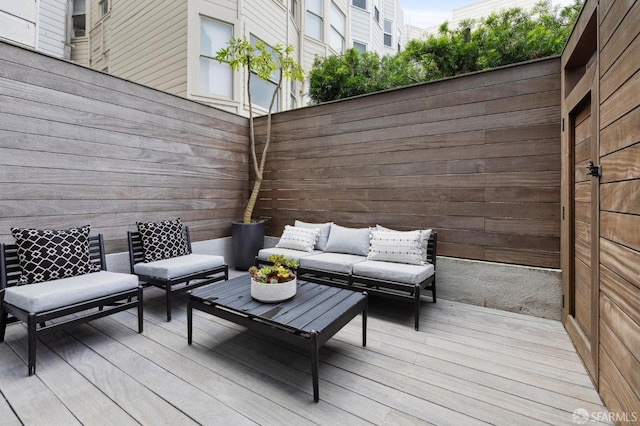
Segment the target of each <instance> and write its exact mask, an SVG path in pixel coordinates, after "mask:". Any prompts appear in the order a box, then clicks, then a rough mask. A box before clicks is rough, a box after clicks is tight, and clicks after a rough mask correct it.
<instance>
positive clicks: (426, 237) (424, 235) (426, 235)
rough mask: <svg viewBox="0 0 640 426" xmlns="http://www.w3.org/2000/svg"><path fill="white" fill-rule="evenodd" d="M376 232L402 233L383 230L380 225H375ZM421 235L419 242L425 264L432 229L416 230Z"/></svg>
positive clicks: (393, 230) (387, 229)
mask: <svg viewBox="0 0 640 426" xmlns="http://www.w3.org/2000/svg"><path fill="white" fill-rule="evenodd" d="M376 230H378V231H391V232H402V231H396V230H395V229H390V228H385V227H384V226H382V225H376ZM418 231H419V232H421V233H422V241H421V246H422V247H421V251H422V261H423V262H427V247H428V246H429V238H430V237H431V232H433V230H432V229H422V230H418Z"/></svg>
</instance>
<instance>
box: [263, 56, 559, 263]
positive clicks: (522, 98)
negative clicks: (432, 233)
mask: <svg viewBox="0 0 640 426" xmlns="http://www.w3.org/2000/svg"><path fill="white" fill-rule="evenodd" d="M258 124H259V127H258V135H259V136H260V135H261V132H264V119H261V120H260V121H259V123H258ZM560 131H561V129H560V60H559V59H558V58H552V59H547V60H541V61H535V62H531V63H526V64H520V65H516V66H510V67H505V68H502V69H499V70H494V71H490V72H482V73H477V74H473V75H469V76H464V77H459V78H451V79H447V80H442V81H438V82H432V83H428V84H422V85H417V86H414V87H409V88H405V89H401V90H393V91H389V92H385V93H381V94H377V95H374V96H363V97H359V98H355V99H350V100H343V101H338V102H334V103H329V104H324V105H320V106H315V107H309V108H302V109H297V110H293V111H288V112H284V113H280V114H277V115H275V116H274V118H273V146H272V148H271V150H270V153H269V159H268V162H267V168H268V170H267V171H266V173H265V181H264V184H263V188H264V190H263V192H262V193H261V199H260V200H259V203H258V206H257V210H256V213H257V214H256V216H266V217H271V220H270V221H269V222H268V225H267V230H268V234H269V235H274V236H278V235H280V233H281V232H282V229H283V227H284V225H285V224H291V223H293V221H294V220H295V219H301V220H305V221H312V222H315V221H317V222H324V221H334V222H336V223H338V224H341V225H344V226H370V225H375V224H377V223H379V224H381V225H385V226H388V227H392V228H397V229H402V230H409V229H416V228H434V229H436V230H437V231H438V240H439V244H438V246H439V254H442V255H446V256H454V257H460V258H468V259H480V260H488V261H497V262H505V263H514V264H523V265H534V266H543V267H552V268H557V267H559V266H560V253H559V251H560V204H559V203H560V142H561V140H560Z"/></svg>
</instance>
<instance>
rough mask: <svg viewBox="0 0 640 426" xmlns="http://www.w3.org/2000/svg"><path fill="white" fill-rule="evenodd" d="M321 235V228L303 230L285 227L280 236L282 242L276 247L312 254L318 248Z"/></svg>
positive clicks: (295, 227) (296, 227)
mask: <svg viewBox="0 0 640 426" xmlns="http://www.w3.org/2000/svg"><path fill="white" fill-rule="evenodd" d="M319 233H320V228H302V227H298V226H290V225H285V227H284V231H283V232H282V235H281V236H280V241H278V244H276V247H278V248H286V249H292V250H300V251H306V252H312V251H313V248H314V247H315V246H316V241H317V240H318V234H319Z"/></svg>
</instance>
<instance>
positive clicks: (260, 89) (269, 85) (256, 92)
mask: <svg viewBox="0 0 640 426" xmlns="http://www.w3.org/2000/svg"><path fill="white" fill-rule="evenodd" d="M258 41H259V40H258V39H257V38H255V37H254V36H253V35H252V36H251V37H250V42H251V45H252V46H255V45H256V43H257V42H258ZM267 51H270V52H271V55H272V56H274V57H275V53H274V52H273V50H272V49H271V48H270V47H269V46H267ZM274 60H275V59H274ZM279 79H280V70H278V71H275V72H273V73H272V74H271V75H270V76H269V81H265V80H263V79H261V78H260V77H258V75H257V74H255V73H253V74H252V76H251V103H252V104H255V105H258V106H261V107H262V108H264V109H269V104H270V103H271V96H272V95H273V92H274V90H276V88H277V87H278V80H279ZM279 95H280V94H279V93H276V99H275V101H274V102H273V111H278V110H279V106H278V105H279V97H280V96H279Z"/></svg>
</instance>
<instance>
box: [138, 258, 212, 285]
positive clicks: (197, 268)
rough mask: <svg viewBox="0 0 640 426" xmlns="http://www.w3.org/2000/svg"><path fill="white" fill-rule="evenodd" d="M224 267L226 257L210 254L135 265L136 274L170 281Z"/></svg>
mask: <svg viewBox="0 0 640 426" xmlns="http://www.w3.org/2000/svg"><path fill="white" fill-rule="evenodd" d="M223 265H224V257H222V256H214V255H208V254H188V255H186V256H178V257H172V258H169V259H162V260H156V261H155V262H147V263H145V262H140V263H136V264H135V265H133V270H134V272H135V273H136V274H140V275H147V276H149V277H155V278H161V279H165V280H170V279H174V278H178V277H183V276H185V275H191V274H195V273H198V272H204V271H206V270H208V269H213V268H216V267H218V266H223Z"/></svg>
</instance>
